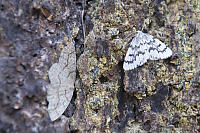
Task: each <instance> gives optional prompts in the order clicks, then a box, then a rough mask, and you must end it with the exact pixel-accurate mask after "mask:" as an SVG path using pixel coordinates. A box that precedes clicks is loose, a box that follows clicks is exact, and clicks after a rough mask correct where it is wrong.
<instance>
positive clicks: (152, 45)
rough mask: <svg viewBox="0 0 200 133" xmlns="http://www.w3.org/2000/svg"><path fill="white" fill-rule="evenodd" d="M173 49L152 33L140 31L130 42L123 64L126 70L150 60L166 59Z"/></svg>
mask: <svg viewBox="0 0 200 133" xmlns="http://www.w3.org/2000/svg"><path fill="white" fill-rule="evenodd" d="M171 55H172V50H171V49H170V48H168V47H167V46H166V45H165V44H164V43H162V42H161V41H160V40H158V39H156V38H155V37H153V36H152V35H149V34H146V33H143V32H141V31H138V33H137V34H136V36H135V37H134V38H133V40H132V41H131V43H130V46H129V48H128V51H127V53H126V56H125V61H124V64H123V68H124V70H132V69H135V68H137V67H138V66H142V65H143V64H144V63H146V62H147V61H148V60H158V59H166V58H168V57H170V56H171Z"/></svg>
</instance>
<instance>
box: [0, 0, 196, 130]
mask: <svg viewBox="0 0 200 133" xmlns="http://www.w3.org/2000/svg"><path fill="white" fill-rule="evenodd" d="M137 30H143V31H144V32H147V33H148V34H151V35H153V36H155V37H156V38H158V39H159V40H161V41H162V42H164V43H165V44H167V46H168V47H170V48H171V49H172V50H173V57H171V58H169V59H167V60H158V61H148V62H147V63H145V64H144V65H143V66H141V67H138V68H137V69H135V70H132V71H124V70H123V61H124V56H125V54H126V51H127V46H128V43H129V42H130V40H131V39H132V37H133V36H134V34H135V33H136V31H137ZM199 35H200V2H199V0H179V1H174V0H153V1H152V0H107V1H106V0H100V1H99V0H93V1H90V0H66V1H63V0H34V1H31V0H21V1H18V0H0V66H1V67H0V86H1V87H0V107H1V109H0V132H2V133H21V132H26V133H55V132H57V133H65V132H138V131H140V132H148V131H150V132H200V127H199V125H200V105H199V100H200V99H199V98H200V93H199V91H200V78H199V77H200V36H199ZM71 40H73V41H74V42H75V45H76V55H77V76H76V83H75V91H74V94H73V98H72V100H71V102H70V105H69V106H68V108H67V109H66V111H65V112H64V114H63V115H62V117H61V118H60V119H58V120H56V121H55V122H51V120H50V118H49V115H48V112H47V106H48V102H47V99H46V95H47V88H46V85H47V84H49V80H48V76H47V73H48V70H49V68H50V66H51V65H52V64H54V63H55V62H57V61H58V57H59V55H60V53H61V50H62V48H63V47H64V46H65V45H67V44H68V43H69V42H70V41H71Z"/></svg>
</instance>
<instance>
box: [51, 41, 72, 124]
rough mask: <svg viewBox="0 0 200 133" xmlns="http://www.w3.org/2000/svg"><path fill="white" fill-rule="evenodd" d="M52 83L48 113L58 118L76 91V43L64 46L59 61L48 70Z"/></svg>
mask: <svg viewBox="0 0 200 133" xmlns="http://www.w3.org/2000/svg"><path fill="white" fill-rule="evenodd" d="M48 75H49V80H50V82H51V83H50V84H49V85H47V101H48V102H49V105H48V109H47V110H48V113H49V116H50V119H51V120H52V121H55V120H56V119H58V118H59V117H60V116H61V115H62V114H63V112H64V111H65V109H66V108H67V107H68V105H69V103H70V101H71V98H72V96H73V92H74V83H75V79H76V52H75V46H74V43H70V44H68V45H67V46H66V47H64V48H63V50H62V52H61V54H60V57H59V61H58V63H54V64H53V65H52V66H51V68H50V69H49V72H48Z"/></svg>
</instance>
